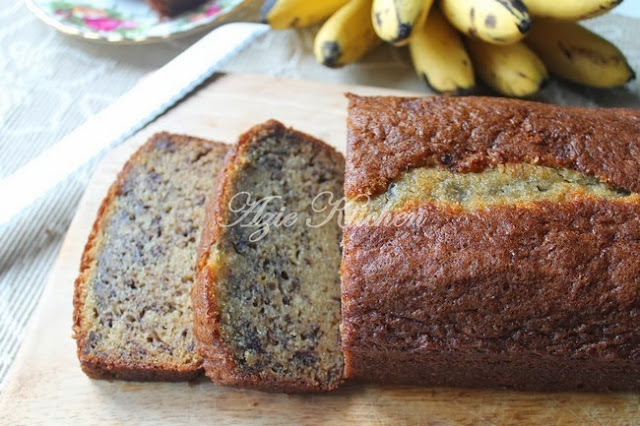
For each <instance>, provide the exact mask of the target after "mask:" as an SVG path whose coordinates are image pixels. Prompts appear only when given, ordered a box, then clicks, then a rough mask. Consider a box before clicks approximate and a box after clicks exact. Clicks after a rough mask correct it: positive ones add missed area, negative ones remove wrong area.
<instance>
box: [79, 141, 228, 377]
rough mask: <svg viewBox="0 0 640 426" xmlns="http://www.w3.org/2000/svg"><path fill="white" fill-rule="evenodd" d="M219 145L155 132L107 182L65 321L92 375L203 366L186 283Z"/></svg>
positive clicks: (190, 373) (182, 372) (163, 373)
mask: <svg viewBox="0 0 640 426" xmlns="http://www.w3.org/2000/svg"><path fill="white" fill-rule="evenodd" d="M226 152H227V145H225V144H221V143H217V142H211V141H207V140H202V139H197V138H192V137H189V136H181V135H173V134H168V133H159V134H157V135H155V136H154V137H153V138H151V140H149V142H147V143H146V144H145V145H144V146H142V148H140V150H139V151H138V152H137V153H135V154H134V155H133V156H132V157H131V159H130V160H129V161H128V163H127V164H126V165H125V167H124V169H123V170H122V171H121V172H120V174H119V176H118V179H117V181H116V182H115V183H114V184H113V185H112V186H111V188H110V190H109V193H108V194H107V196H106V198H105V200H104V201H103V203H102V206H101V207H100V210H99V212H98V217H97V219H96V221H95V223H94V225H93V230H92V232H91V235H90V236H89V240H88V242H87V245H86V247H85V251H84V254H83V256H82V263H81V266H80V275H79V277H78V279H77V280H76V285H75V295H74V327H73V329H74V333H75V338H76V339H77V345H78V358H79V359H80V363H81V365H82V369H83V370H84V372H85V373H86V374H87V375H89V376H90V377H93V378H117V379H128V380H183V379H184V380H187V379H192V378H194V377H196V376H197V375H198V374H200V373H201V362H202V361H201V358H200V357H199V356H198V355H197V353H196V351H195V342H194V340H193V333H192V324H193V313H192V309H191V297H190V291H191V287H192V285H193V281H194V276H195V263H196V254H197V244H198V240H199V236H200V228H201V225H202V222H203V220H204V211H205V206H206V199H207V197H208V195H209V193H210V192H211V191H212V189H213V186H214V182H215V181H216V176H217V174H218V172H219V170H220V169H221V167H222V164H223V159H224V156H225V154H226Z"/></svg>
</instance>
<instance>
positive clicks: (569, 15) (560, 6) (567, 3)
mask: <svg viewBox="0 0 640 426" xmlns="http://www.w3.org/2000/svg"><path fill="white" fill-rule="evenodd" d="M522 1H524V4H525V5H526V6H527V8H528V9H529V14H530V15H531V16H533V17H534V18H550V19H557V20H563V21H579V20H581V19H588V18H593V17H595V16H599V15H602V14H604V13H607V12H609V11H610V10H611V9H613V8H614V7H616V6H617V5H619V4H620V3H622V0H553V1H549V0H522Z"/></svg>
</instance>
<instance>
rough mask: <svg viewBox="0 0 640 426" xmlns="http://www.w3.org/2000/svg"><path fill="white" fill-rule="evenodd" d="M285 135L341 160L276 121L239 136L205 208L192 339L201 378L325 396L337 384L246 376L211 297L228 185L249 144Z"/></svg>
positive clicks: (339, 161)
mask: <svg viewBox="0 0 640 426" xmlns="http://www.w3.org/2000/svg"><path fill="white" fill-rule="evenodd" d="M285 134H286V135H288V136H289V137H294V138H299V139H301V140H304V141H305V142H307V143H311V144H313V145H315V146H316V149H318V150H322V151H324V152H326V153H327V155H329V156H330V157H332V158H333V159H334V161H335V163H336V164H343V163H344V159H343V157H342V155H341V154H340V153H338V152H337V151H335V150H334V149H333V148H332V147H330V146H328V145H327V144H325V143H324V142H322V141H320V140H318V139H316V138H314V137H312V136H310V135H307V134H304V133H301V132H297V131H295V130H293V129H288V128H286V127H285V126H284V125H282V124H281V123H279V122H278V121H275V120H270V121H267V122H266V123H264V124H262V125H258V126H255V127H253V128H252V129H250V130H249V131H248V132H246V133H244V134H243V135H241V136H240V139H239V141H238V143H237V144H235V145H234V146H233V148H231V150H230V152H229V154H228V155H227V158H226V161H225V167H224V170H223V172H222V174H221V178H220V180H219V181H218V183H217V185H216V190H215V191H214V195H213V196H211V197H210V199H209V203H208V206H207V213H206V218H205V226H204V228H203V232H202V236H201V240H200V247H199V250H198V263H197V272H196V273H197V275H196V284H195V286H194V288H193V292H192V299H193V309H194V335H195V337H196V341H197V343H198V350H199V352H200V354H201V355H202V357H203V367H204V370H205V373H206V374H207V376H209V377H210V378H211V379H212V381H213V382H215V383H217V384H220V385H230V386H237V387H244V388H253V389H258V390H263V391H269V392H318V391H326V390H330V389H331V388H333V387H335V386H337V385H338V384H339V383H340V381H337V382H335V383H331V384H330V386H331V387H330V388H326V387H320V386H310V385H309V384H307V383H304V382H303V381H300V380H282V379H276V378H260V377H258V376H256V375H255V374H254V375H252V374H248V373H247V372H246V371H245V370H243V369H242V368H241V367H240V366H239V365H238V364H237V362H236V360H235V358H234V354H233V353H232V352H231V351H230V348H229V347H227V345H226V344H225V342H224V339H223V338H222V336H221V328H220V326H221V323H220V315H221V309H220V307H219V306H218V303H217V300H216V296H215V292H216V285H217V281H218V279H217V278H218V277H216V276H215V274H214V271H213V270H212V268H210V267H209V264H208V263H209V259H210V253H211V250H212V247H213V246H214V244H215V243H216V241H218V240H219V239H220V238H221V236H222V235H223V232H224V224H226V223H227V215H228V214H229V209H228V208H227V206H228V205H229V202H230V199H231V197H232V196H233V195H234V194H233V191H234V184H233V182H234V180H236V179H237V178H238V173H239V171H240V170H242V164H243V161H244V157H245V154H246V153H247V151H248V149H249V148H250V146H251V144H253V143H255V142H256V141H259V140H261V139H262V138H265V137H267V136H271V137H280V136H282V135H285ZM279 135H280V136H279Z"/></svg>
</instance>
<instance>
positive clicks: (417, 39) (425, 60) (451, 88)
mask: <svg viewBox="0 0 640 426" xmlns="http://www.w3.org/2000/svg"><path fill="white" fill-rule="evenodd" d="M409 52H410V53H411V60H412V61H413V67H414V68H415V70H416V73H417V74H418V76H419V77H421V78H424V80H425V81H426V82H427V84H428V85H429V86H430V87H432V88H433V89H434V90H436V91H438V92H445V93H455V94H462V93H466V92H469V91H470V90H471V89H472V88H473V87H474V86H475V83H476V81H475V77H474V75H473V66H472V65H471V58H469V55H468V54H467V51H466V50H465V48H464V45H463V44H462V40H461V38H460V34H459V33H458V32H457V31H456V30H455V28H453V27H452V26H451V24H449V22H447V20H446V19H445V18H444V16H442V13H441V12H440V11H439V10H438V9H437V8H434V9H433V10H431V12H429V16H428V17H427V20H426V21H425V23H424V24H423V25H422V26H421V27H418V28H416V30H415V34H414V35H413V37H411V40H410V41H409Z"/></svg>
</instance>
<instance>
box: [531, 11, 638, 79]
mask: <svg viewBox="0 0 640 426" xmlns="http://www.w3.org/2000/svg"><path fill="white" fill-rule="evenodd" d="M525 42H526V43H527V44H528V45H529V46H530V47H531V48H532V49H533V50H534V51H535V52H536V53H537V54H538V55H539V56H540V58H542V60H543V61H544V63H545V64H546V66H547V67H548V68H549V71H551V73H553V74H556V75H558V76H560V77H562V78H565V79H567V80H570V81H573V82H575V83H580V84H584V85H587V86H593V87H616V86H621V85H623V84H625V83H626V82H627V81H629V80H632V79H633V78H635V74H634V72H633V70H632V69H631V67H630V66H629V64H628V63H627V60H626V58H625V57H624V55H623V54H622V52H621V51H620V50H619V49H618V48H617V47H615V46H614V45H613V44H611V43H610V42H608V41H607V40H605V39H603V38H602V37H600V36H599V35H597V34H594V33H592V32H591V31H589V30H587V29H586V28H583V27H581V26H580V25H578V24H576V23H573V22H558V21H547V20H536V21H535V22H534V23H533V27H532V28H531V33H530V34H529V36H528V37H527V38H526V39H525Z"/></svg>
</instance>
